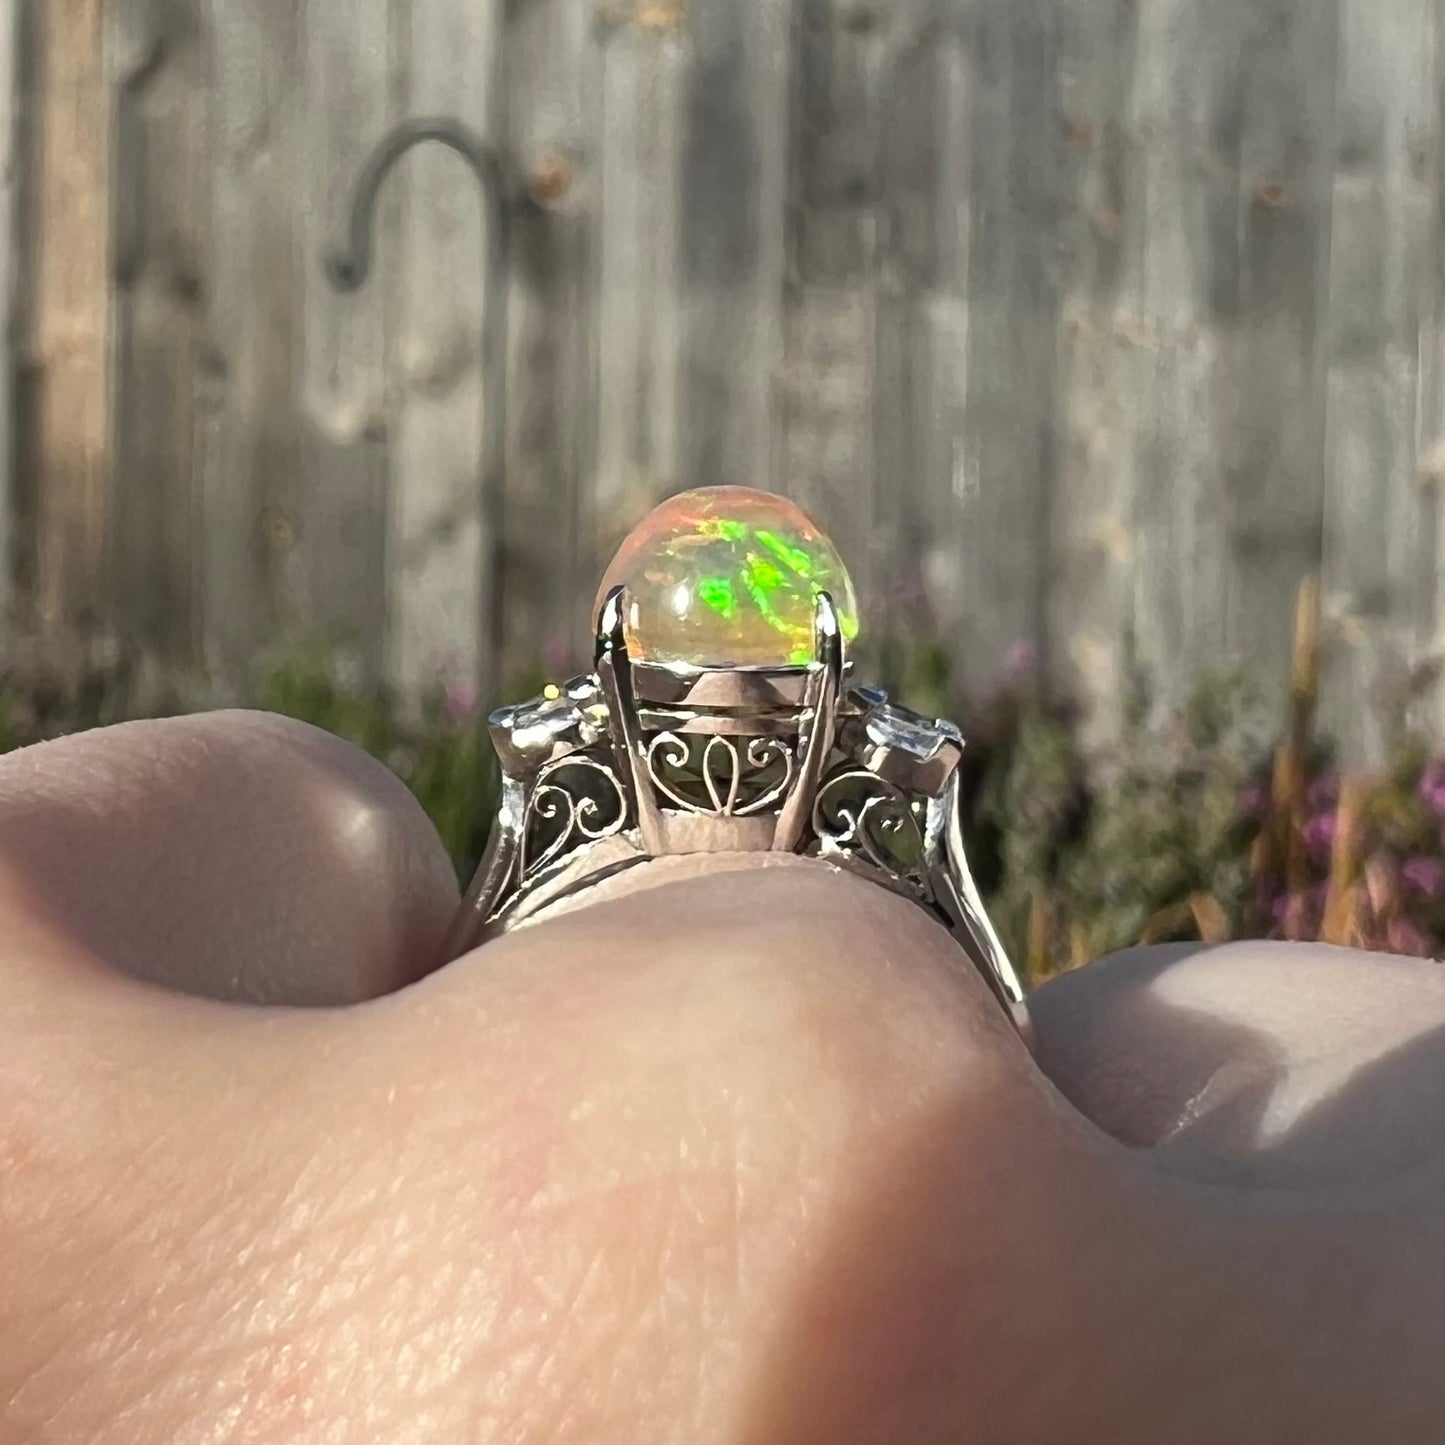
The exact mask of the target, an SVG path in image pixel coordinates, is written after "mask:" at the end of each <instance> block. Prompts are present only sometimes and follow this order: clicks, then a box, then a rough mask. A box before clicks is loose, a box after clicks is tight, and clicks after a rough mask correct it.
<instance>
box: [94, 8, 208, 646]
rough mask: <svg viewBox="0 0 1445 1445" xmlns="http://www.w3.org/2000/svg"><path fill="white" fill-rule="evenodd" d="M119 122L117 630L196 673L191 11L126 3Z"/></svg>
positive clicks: (199, 171)
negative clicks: (120, 493)
mask: <svg viewBox="0 0 1445 1445" xmlns="http://www.w3.org/2000/svg"><path fill="white" fill-rule="evenodd" d="M107 68H108V83H109V93H110V95H111V96H112V97H113V100H112V104H113V113H114V115H115V126H116V138H115V162H114V164H115V191H116V209H115V216H116V221H115V225H116V236H115V244H114V258H115V259H114V265H115V277H114V286H115V292H114V300H113V320H114V325H115V335H116V344H115V357H116V376H115V382H114V393H115V419H114V428H115V431H114V436H115V454H116V463H115V466H116V475H117V476H118V477H121V478H124V479H125V481H124V494H123V496H118V498H117V502H118V505H117V506H116V508H115V511H114V516H113V520H112V526H111V536H112V545H113V548H114V555H113V559H112V561H113V567H114V588H115V593H114V606H115V612H114V619H115V625H116V626H117V627H118V628H119V630H120V632H121V634H122V635H123V636H125V637H128V638H134V639H138V640H141V639H143V644H144V648H145V650H146V652H147V653H149V654H151V655H152V656H154V657H156V658H158V659H160V660H161V661H162V662H165V663H169V664H174V665H179V666H187V665H191V664H194V662H195V661H196V655H197V646H198V641H199V630H200V615H199V610H200V605H201V595H200V587H199V579H198V578H197V576H196V575H195V574H196V553H197V550H198V546H199V541H200V538H199V536H198V527H197V525H196V524H197V518H196V516H195V508H194V505H193V504H194V491H193V482H192V478H193V474H194V467H195V440H196V431H197V418H196V405H197V385H196V383H197V376H198V371H199V368H200V366H201V364H202V355H203V350H204V339H205V338H204V320H203V317H204V308H205V305H206V301H207V297H206V277H205V274H204V267H205V265H206V263H207V260H208V254H207V253H208V250H209V245H210V239H211V238H210V232H209V219H210V218H209V213H208V208H207V207H206V206H205V205H204V204H197V201H198V199H200V198H204V197H205V195H206V193H207V190H208V176H207V164H208V161H209V155H208V151H207V138H208V124H207V116H206V109H205V52H204V41H203V35H202V28H201V22H200V16H199V15H198V14H197V13H196V12H195V11H194V10H193V9H190V8H188V7H185V6H168V5H159V4H156V3H155V0H125V3H122V4H119V5H117V6H116V7H115V8H114V11H113V21H112V26H111V32H110V46H109V56H108V67H107Z"/></svg>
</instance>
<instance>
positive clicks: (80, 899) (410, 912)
mask: <svg viewBox="0 0 1445 1445" xmlns="http://www.w3.org/2000/svg"><path fill="white" fill-rule="evenodd" d="M455 896H456V895H455V882H454V878H453V876H452V873H451V869H450V865H449V864H448V862H447V859H446V856H445V853H444V851H443V849H442V846H441V843H440V841H439V840H438V838H437V836H436V834H435V832H434V830H433V829H432V828H431V826H430V824H429V823H428V822H427V820H426V818H425V816H424V815H423V813H422V810H421V809H420V807H419V806H418V805H417V803H416V802H415V800H414V799H413V798H412V797H411V795H410V794H409V793H408V792H407V790H406V789H405V788H404V787H403V785H402V784H401V783H400V782H399V781H398V780H397V779H396V778H395V777H393V776H392V774H391V773H389V772H388V771H387V770H386V769H385V768H383V767H382V766H381V765H380V764H379V763H377V762H374V761H373V760H372V759H370V758H368V757H366V756H365V755H364V754H362V753H361V752H360V751H358V750H357V749H355V748H353V747H351V746H350V745H348V744H346V743H343V742H341V741H340V740H339V739H336V738H333V737H331V736H329V735H327V734H325V733H322V732H320V731H318V730H317V729H315V728H310V727H307V726H305V725H303V724H301V723H296V722H291V721H289V720H286V719H283V718H278V717H272V716H268V715H266V714H262V713H235V712H233V713H215V714H210V715H206V716H199V717H188V718H175V719H168V720H165V721H159V722H142V723H129V724H125V725H123V726H120V727H115V728H107V729H104V730H102V731H98V732H92V733H85V734H81V735H79V736H75V737H70V738H65V739H61V740H59V741H56V742H51V743H45V744H42V745H40V746H38V747H34V748H29V749H26V750H25V751H23V752H20V753H16V754H12V755H10V756H9V757H7V758H4V759H0V909H3V910H4V913H5V918H6V920H7V923H8V930H7V932H8V937H9V943H10V947H9V949H8V950H6V951H7V952H8V953H9V954H10V956H9V957H8V958H6V959H5V960H4V963H5V967H4V968H3V969H0V976H6V977H8V978H9V980H10V982H11V983H12V984H14V983H15V982H16V980H17V979H18V977H19V973H20V970H21V968H22V966H24V967H30V968H34V967H38V966H41V961H42V960H43V961H44V967H46V968H49V967H50V966H51V965H52V963H53V961H54V960H55V959H57V958H59V957H61V956H65V957H70V958H72V959H77V958H78V959H89V960H95V961H98V962H100V963H101V964H103V965H106V966H108V967H109V968H112V969H115V970H119V971H120V972H122V973H126V974H130V975H133V976H134V977H136V978H141V979H145V980H147V981H150V982H153V983H160V984H165V985H167V986H169V987H172V988H176V989H181V990H184V991H186V992H189V993H196V994H205V995H209V996H212V997H217V998H228V999H241V1000H247V1001H250V1002H258V1003H260V1002H264V1003H290V1004H315V1003H323V1002H332V1003H335V1002H347V1001H351V1000H354V999H358V998H365V997H370V996H373V995H375V994H378V993H383V992H386V991H387V990H389V989H392V988H395V987H397V986H398V985H400V984H402V983H405V982H407V981H409V980H411V979H414V978H415V977H417V976H418V975H419V974H420V973H421V972H423V971H425V969H426V968H427V967H429V966H430V965H431V964H432V963H433V962H434V958H435V953H436V949H437V947H438V944H439V939H440V936H441V932H442V930H443V929H444V927H445V924H446V921H447V918H448V917H449V915H450V912H451V910H452V908H453V907H454V905H455ZM22 930H23V931H24V933H25V936H26V938H27V939H28V940H29V942H28V944H27V946H26V947H25V949H24V950H21V949H20V948H19V947H18V940H19V938H20V936H21V932H22ZM5 940H6V933H0V949H5ZM22 952H23V955H24V957H23V958H22V957H21V954H22ZM42 982H43V980H42Z"/></svg>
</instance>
